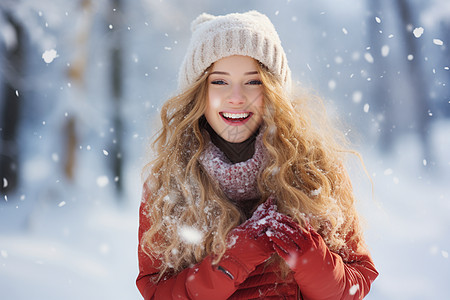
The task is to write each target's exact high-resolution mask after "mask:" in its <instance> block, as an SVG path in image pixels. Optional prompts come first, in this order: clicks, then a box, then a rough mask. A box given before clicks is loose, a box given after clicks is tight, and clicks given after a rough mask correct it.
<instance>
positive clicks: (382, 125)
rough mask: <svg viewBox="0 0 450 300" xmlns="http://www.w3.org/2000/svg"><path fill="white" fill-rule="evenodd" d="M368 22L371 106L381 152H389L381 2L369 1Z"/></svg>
mask: <svg viewBox="0 0 450 300" xmlns="http://www.w3.org/2000/svg"><path fill="white" fill-rule="evenodd" d="M368 3H369V11H370V13H369V15H368V16H369V20H368V22H367V23H368V31H369V34H368V38H369V42H370V44H369V45H370V49H369V50H368V52H369V53H370V55H371V56H372V58H373V62H374V63H373V64H372V65H371V66H372V71H371V73H372V76H371V77H372V85H371V87H372V91H371V92H370V94H371V95H372V101H371V106H372V107H373V111H374V112H375V114H377V116H376V118H377V120H378V122H379V123H378V130H379V137H380V143H379V146H380V148H381V150H382V151H384V152H389V151H391V150H392V144H393V135H394V132H393V130H394V129H395V127H396V126H395V123H394V116H393V99H392V94H391V87H390V82H391V78H390V74H391V72H390V65H389V63H388V62H387V59H386V57H383V55H382V53H381V49H382V47H383V45H384V39H383V34H382V32H383V31H382V25H381V21H377V20H380V18H382V17H383V12H382V10H383V9H382V2H381V1H372V0H369V1H368Z"/></svg>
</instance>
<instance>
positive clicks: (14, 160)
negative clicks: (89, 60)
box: [0, 10, 25, 194]
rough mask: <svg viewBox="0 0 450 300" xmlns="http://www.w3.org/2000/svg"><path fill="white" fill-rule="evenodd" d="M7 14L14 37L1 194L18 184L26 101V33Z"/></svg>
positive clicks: (8, 49) (6, 81) (0, 130)
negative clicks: (22, 95)
mask: <svg viewBox="0 0 450 300" xmlns="http://www.w3.org/2000/svg"><path fill="white" fill-rule="evenodd" d="M0 13H3V14H4V17H5V21H6V22H7V23H6V26H10V28H9V29H10V32H11V34H12V35H11V37H10V40H9V41H6V42H5V49H4V53H5V55H4V61H3V62H2V64H3V66H4V68H3V72H2V73H3V74H2V75H3V76H2V78H3V83H2V84H3V88H2V90H3V95H2V99H1V102H0V104H1V105H2V108H1V110H0V111H1V113H2V117H1V120H0V180H2V182H1V183H0V190H1V191H2V193H5V194H6V193H8V192H12V191H14V190H15V189H16V188H17V186H18V180H19V174H18V172H19V168H18V164H19V153H18V150H19V149H18V145H17V131H18V127H19V124H20V122H19V121H20V106H21V102H22V100H23V99H21V98H19V93H20V92H21V91H22V87H23V86H22V85H23V79H22V73H23V66H24V57H25V55H24V47H23V41H24V36H23V35H24V30H23V28H22V26H21V24H20V22H18V21H17V20H16V19H15V18H14V16H13V14H12V12H11V11H8V10H5V11H3V12H0Z"/></svg>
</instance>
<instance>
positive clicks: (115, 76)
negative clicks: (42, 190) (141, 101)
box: [109, 0, 123, 200]
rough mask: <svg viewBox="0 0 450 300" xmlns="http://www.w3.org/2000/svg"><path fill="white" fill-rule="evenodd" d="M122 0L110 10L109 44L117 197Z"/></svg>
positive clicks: (120, 188) (119, 179)
mask: <svg viewBox="0 0 450 300" xmlns="http://www.w3.org/2000/svg"><path fill="white" fill-rule="evenodd" d="M122 4H123V3H122V1H121V0H113V1H112V7H113V9H112V10H111V11H110V15H109V17H110V24H111V25H112V29H111V31H112V37H111V39H112V46H111V57H110V58H111V69H112V70H111V94H112V101H113V109H114V110H113V116H112V122H113V128H114V135H113V143H112V145H111V147H110V150H111V154H112V155H111V157H112V163H111V168H112V172H113V175H114V182H115V187H116V189H117V191H118V193H119V197H117V199H119V200H120V199H121V197H120V196H121V194H122V192H123V185H122V169H123V162H122V151H123V145H122V135H123V122H122V115H121V102H122V94H123V75H122V73H123V61H122V55H123V54H122V52H123V48H122V43H123V41H122V30H123V16H122V14H123V12H122V9H123V7H122Z"/></svg>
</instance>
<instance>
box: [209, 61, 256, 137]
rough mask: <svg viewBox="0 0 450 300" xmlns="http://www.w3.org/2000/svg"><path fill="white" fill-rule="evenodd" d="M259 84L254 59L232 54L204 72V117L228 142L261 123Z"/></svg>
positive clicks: (250, 133) (247, 135)
mask: <svg viewBox="0 0 450 300" xmlns="http://www.w3.org/2000/svg"><path fill="white" fill-rule="evenodd" d="M262 113H263V86H262V82H261V78H260V76H259V73H258V71H257V62H256V60H254V59H253V58H251V57H249V56H241V55H233V56H228V57H225V58H222V59H220V60H218V61H216V62H215V63H214V64H213V66H212V69H211V71H210V74H209V76H208V95H207V103H206V111H205V117H206V120H207V121H208V123H209V125H211V127H212V128H213V129H214V131H215V132H216V133H217V134H218V135H219V136H221V137H222V138H223V139H225V140H226V141H228V142H231V143H240V142H243V141H245V140H246V139H248V138H249V137H250V136H252V134H253V133H255V132H256V130H258V128H259V126H260V125H261V123H262Z"/></svg>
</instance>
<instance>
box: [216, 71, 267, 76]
mask: <svg viewBox="0 0 450 300" xmlns="http://www.w3.org/2000/svg"><path fill="white" fill-rule="evenodd" d="M209 74H210V75H212V74H219V75H230V73H228V72H222V71H214V72H211V73H209ZM255 74H258V71H251V72H245V73H244V75H255Z"/></svg>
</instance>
